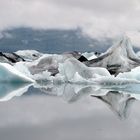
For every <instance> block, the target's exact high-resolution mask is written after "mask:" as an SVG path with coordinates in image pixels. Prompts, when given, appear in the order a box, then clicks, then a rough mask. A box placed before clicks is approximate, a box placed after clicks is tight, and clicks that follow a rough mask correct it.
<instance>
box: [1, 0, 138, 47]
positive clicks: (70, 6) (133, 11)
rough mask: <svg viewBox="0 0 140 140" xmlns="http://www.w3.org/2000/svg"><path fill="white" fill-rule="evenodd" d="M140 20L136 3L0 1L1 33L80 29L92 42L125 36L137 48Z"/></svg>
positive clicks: (105, 0) (110, 0) (122, 0)
mask: <svg viewBox="0 0 140 140" xmlns="http://www.w3.org/2000/svg"><path fill="white" fill-rule="evenodd" d="M139 17H140V1H139V0H98V1H97V0H86V1H85V0H0V21H1V22H0V29H1V30H3V29H7V28H12V27H21V26H25V27H26V26H27V27H32V28H38V29H48V28H58V29H70V28H77V27H81V28H82V29H83V31H84V32H85V33H87V34H88V35H91V36H92V37H94V38H106V37H107V38H112V37H116V36H120V35H121V34H127V35H128V36H130V38H131V37H132V35H133V37H132V40H133V42H136V44H140V43H139V42H140V41H139V39H138V36H140V33H139V30H140V18H139ZM134 36H135V37H134Z"/></svg>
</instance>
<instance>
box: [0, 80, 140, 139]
mask: <svg viewBox="0 0 140 140" xmlns="http://www.w3.org/2000/svg"><path fill="white" fill-rule="evenodd" d="M136 87H138V85H136ZM0 90H1V91H0V122H1V123H0V137H1V139H2V140H7V139H11V140H15V139H20V140H29V139H30V140H31V139H34V140H39V139H41V140H46V139H48V140H71V139H73V140H85V139H86V140H109V139H110V140H112V139H113V140H119V139H123V140H132V139H133V140H138V139H139V136H140V134H139V130H140V123H139V122H140V109H139V108H140V101H139V99H140V95H139V92H138V89H137V90H136V92H135V93H133V92H130V91H127V89H126V90H125V89H123V90H121V89H120V90H115V89H109V88H104V87H103V88H101V87H98V86H83V85H81V86H80V85H74V84H73V85H72V84H62V85H49V84H47V83H44V84H43V83H41V84H40V85H34V84H18V85H17V84H7V85H6V84H1V85H0Z"/></svg>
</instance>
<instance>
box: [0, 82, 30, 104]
mask: <svg viewBox="0 0 140 140" xmlns="http://www.w3.org/2000/svg"><path fill="white" fill-rule="evenodd" d="M31 85H32V84H27V83H13V84H11V83H6V84H5V83H1V84H0V102H2V101H8V100H10V99H12V98H13V97H15V96H21V95H22V94H24V93H25V92H26V91H28V88H29V87H30V86H31Z"/></svg>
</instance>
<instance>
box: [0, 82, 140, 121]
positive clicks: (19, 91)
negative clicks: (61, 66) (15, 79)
mask: <svg viewBox="0 0 140 140" xmlns="http://www.w3.org/2000/svg"><path fill="white" fill-rule="evenodd" d="M29 87H32V88H34V89H35V90H36V89H37V90H39V91H37V92H42V93H44V94H43V95H46V97H47V96H56V97H60V98H62V99H63V100H64V101H66V102H67V103H74V102H76V101H78V100H80V99H81V98H84V97H85V96H89V97H91V98H92V97H94V98H97V99H99V100H100V101H102V102H103V103H105V104H106V105H107V106H108V107H109V108H110V109H111V110H112V111H113V112H114V113H115V114H116V115H117V116H118V117H119V118H120V119H125V118H127V117H128V116H129V112H130V110H131V106H132V103H133V102H134V101H135V100H137V99H138V100H139V99H140V94H138V91H139V90H138V85H136V87H137V89H136V93H135V92H131V90H130V88H122V89H120V88H118V89H117V88H109V87H105V86H96V85H95V86H92V85H75V84H56V85H54V84H48V83H44V84H43V83H41V84H38V83H33V84H25V83H24V84H23V83H22V84H21V83H14V84H4V83H3V84H0V102H2V101H8V100H10V99H12V98H13V97H16V96H22V95H23V94H24V93H25V92H26V95H29V94H28V93H30V92H33V91H32V90H31V91H30V90H28V89H29ZM129 87H131V86H129ZM132 87H133V86H132ZM134 87H135V86H134ZM133 89H134V88H133ZM39 96H41V94H39ZM26 97H28V96H26ZM44 98H45V97H44ZM93 101H94V100H93Z"/></svg>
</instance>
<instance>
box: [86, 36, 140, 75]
mask: <svg viewBox="0 0 140 140" xmlns="http://www.w3.org/2000/svg"><path fill="white" fill-rule="evenodd" d="M85 64H86V65H87V66H89V67H104V68H106V69H108V71H109V72H110V73H111V74H114V75H118V74H119V73H120V72H127V71H130V70H131V69H132V68H135V67H137V66H139V65H140V58H139V57H138V56H137V55H136V54H135V52H134V51H133V48H132V45H131V41H130V39H129V38H128V37H126V36H124V37H123V38H122V39H120V41H118V42H117V43H116V44H114V45H113V46H112V47H111V48H109V49H108V50H107V51H106V52H105V53H103V54H102V55H100V56H99V57H98V58H95V59H92V60H89V61H87V62H85Z"/></svg>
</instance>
